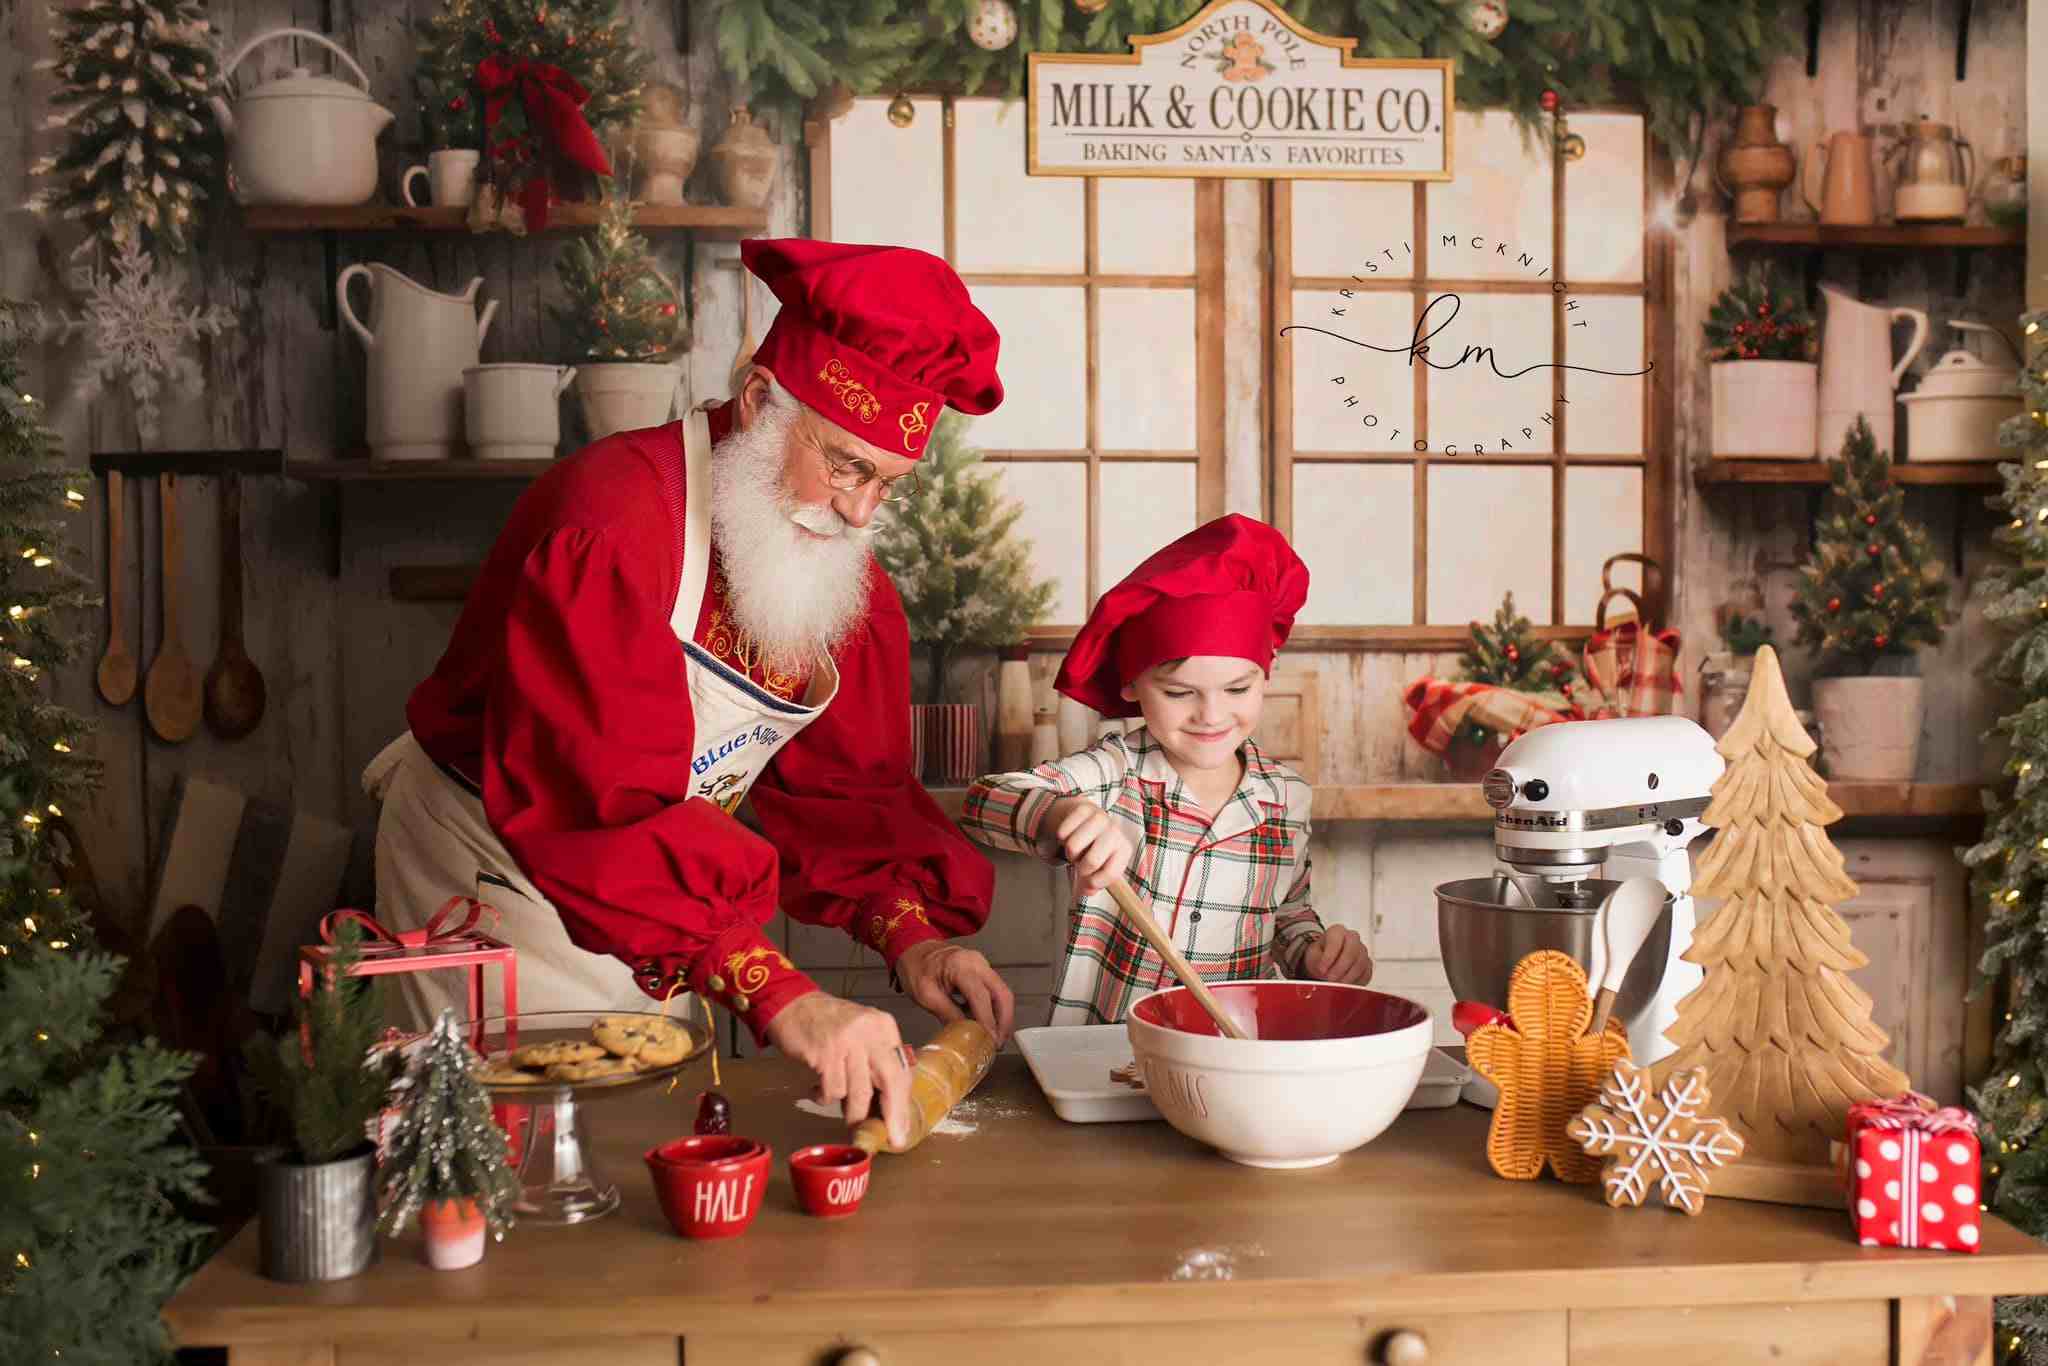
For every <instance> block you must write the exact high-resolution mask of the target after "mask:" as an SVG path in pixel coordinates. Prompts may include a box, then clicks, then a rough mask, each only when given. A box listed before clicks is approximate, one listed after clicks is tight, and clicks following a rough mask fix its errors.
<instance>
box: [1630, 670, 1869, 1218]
mask: <svg viewBox="0 0 2048 1366" xmlns="http://www.w3.org/2000/svg"><path fill="white" fill-rule="evenodd" d="M1717 748H1718V749H1719V750H1720V752H1721V757H1722V758H1724V759H1726V760H1727V761H1728V768H1727V770H1726V771H1725V772H1724V773H1723V774H1722V775H1721V776H1720V778H1719V779H1717V780H1716V781H1715V783H1714V792H1713V799H1712V801H1711V802H1710V803H1709V804H1708V806H1707V811H1706V815H1705V817H1704V818H1703V819H1704V820H1705V821H1706V823H1707V825H1709V826H1711V827H1712V828H1713V829H1714V831H1715V832H1716V833H1715V835H1714V838H1713V840H1712V841H1711V842H1710V843H1709V844H1708V845H1707V848H1706V852H1705V853H1703V854H1702V855H1701V856H1700V860H1699V869H1698V871H1697V873H1696V874H1695V875H1694V878H1693V893H1694V894H1695V895H1696V896H1701V897H1715V898H1720V899H1721V900H1722V905H1721V908H1720V909H1719V910H1717V911H1715V912H1714V913H1713V915H1711V916H1709V917H1708V918H1707V919H1706V920H1705V921H1704V922H1703V923H1702V924H1701V925H1700V926H1699V928H1698V929H1697V930H1696V931H1694V933H1693V939H1692V947H1691V948H1689V949H1687V950H1686V951H1685V961H1687V962H1688V963H1696V964H1698V965H1699V966H1700V967H1701V968H1703V969H1705V973H1706V975H1705V978H1704V979H1703V980H1702V981H1701V983H1700V985H1699V987H1698V988H1697V989H1696V990H1694V991H1693V992H1692V993H1691V994H1690V995H1688V996H1687V997H1686V998H1685V999H1684V1000H1683V1001H1681V1002H1679V1005H1678V1018H1677V1020H1676V1021H1675V1022H1673V1023H1672V1025H1671V1026H1670V1028H1668V1029H1666V1030H1665V1031H1664V1034H1665V1037H1666V1038H1668V1039H1670V1040H1671V1042H1672V1043H1674V1044H1676V1045H1677V1046H1678V1051H1677V1052H1675V1053H1673V1054H1671V1055H1670V1056H1669V1057H1667V1058H1665V1059H1664V1060H1663V1061H1662V1062H1660V1063H1658V1064H1657V1068H1656V1077H1657V1084H1658V1085H1660V1086H1661V1085H1663V1083H1664V1081H1665V1080H1666V1079H1667V1078H1669V1077H1671V1076H1673V1075H1675V1074H1678V1073H1682V1072H1684V1071H1686V1070H1687V1069H1688V1068H1693V1067H1704V1068H1706V1070H1707V1089H1708V1091H1709V1092H1710V1093H1711V1094H1712V1095H1713V1096H1714V1098H1715V1104H1716V1106H1717V1108H1718V1109H1719V1110H1720V1112H1721V1115H1722V1117H1723V1118H1724V1119H1727V1120H1728V1121H1729V1122H1730V1123H1731V1124H1733V1125H1734V1126H1735V1130H1736V1132H1737V1133H1739V1134H1741V1135H1742V1139H1743V1143H1744V1145H1745V1150H1744V1154H1743V1159H1744V1161H1745V1162H1768V1163H1775V1164H1786V1165H1791V1166H1798V1167H1806V1168H1811V1169H1823V1170H1824V1169H1825V1168H1826V1166H1827V1163H1828V1144H1829V1142H1830V1141H1834V1142H1840V1141H1841V1138H1842V1135H1843V1133H1844V1131H1845V1125H1846V1124H1847V1121H1848V1114H1849V1107H1850V1106H1851V1105H1854V1104H1855V1103H1857V1102H1858V1101H1863V1100H1876V1099H1887V1098H1890V1097H1892V1096H1896V1095H1898V1094H1899V1093H1900V1092H1902V1091H1904V1090H1906V1089H1907V1081H1906V1077H1905V1074H1903V1073H1902V1072H1900V1071H1899V1070H1898V1069H1897V1068H1895V1067H1893V1066H1892V1065H1891V1064H1890V1063H1889V1062H1887V1061H1885V1059H1884V1051H1885V1049H1886V1048H1887V1047H1888V1046H1889V1044H1890V1042H1891V1041H1890V1040H1889V1039H1888V1038H1887V1037H1886V1035H1885V1032H1884V1031H1883V1030H1882V1029H1879V1028H1878V1027H1877V1026H1876V1025H1875V1024H1873V1023H1871V1018H1870V1016H1871V1000H1870V997H1869V995H1868V994H1867V993H1865V992H1864V991H1863V990H1861V989H1860V988H1859V987H1857V986H1856V984H1855V983H1854V982H1851V981H1850V980H1849V974H1850V973H1851V972H1854V971H1855V970H1856V969H1857V968H1860V967H1862V966H1864V964H1866V963H1868V962H1869V961H1870V960H1869V959H1867V958H1865V957H1864V956H1863V955H1862V954H1861V953H1859V952H1857V950H1856V947H1855V945H1854V944H1852V943H1851V942H1850V939H1849V925H1848V922H1846V921H1844V920H1843V919H1842V917H1841V916H1840V915H1838V914H1836V913H1835V911H1834V909H1833V905H1834V903H1837V902H1841V901H1846V900H1847V899H1849V898H1850V897H1852V896H1854V895H1856V884H1855V883H1854V882H1852V881H1850V880H1849V876H1848V874H1847V873H1845V872H1843V859H1842V855H1841V852H1840V851H1839V850H1837V849H1836V848H1835V846H1834V845H1833V844H1832V843H1830V842H1829V840H1828V837H1827V834H1826V831H1825V828H1826V827H1827V826H1828V825H1831V824H1833V823H1834V822H1835V821H1838V820H1840V819H1841V818H1842V809H1841V808H1840V807H1838V806H1836V805H1835V804H1834V802H1833V801H1831V800H1830V799H1829V797H1828V790H1827V784H1826V783H1825V782H1823V781H1821V779H1820V777H1819V776H1818V775H1817V774H1815V773H1814V771H1813V768H1812V766H1811V765H1810V764H1809V763H1808V762H1807V760H1808V759H1809V758H1810V757H1811V756H1812V754H1813V752H1814V750H1815V749H1816V748H1817V746H1816V745H1815V744H1814V743H1813V740H1812V739H1811V738H1810V737H1809V736H1808V735H1807V734H1806V732H1805V730H1804V729H1802V728H1801V727H1800V725H1799V721H1798V718H1797V717H1796V716H1795V715H1794V714H1793V711H1792V699H1791V697H1790V696H1789V695H1788V694H1787V693H1786V691H1785V677H1784V674H1783V673H1782V672H1781V671H1780V670H1779V668H1778V653H1777V651H1776V650H1773V649H1772V648H1771V647H1770V646H1768V645H1766V646H1764V647H1763V648H1762V649H1761V650H1759V651H1758V652H1757V656H1756V667H1755V670H1754V672H1753V675H1752V677H1751V681H1750V685H1749V696H1748V698H1747V700H1745V701H1744V702H1743V704H1742V711H1741V712H1740V713H1739V714H1738V715H1737V716H1736V718H1735V723H1734V724H1733V725H1731V726H1730V727H1729V728H1728V733H1727V734H1726V735H1724V736H1722V737H1721V743H1720V744H1719V746H1717ZM1828 1181H1829V1184H1830V1185H1831V1184H1832V1177H1829V1178H1828ZM1728 1184H1732V1183H1728ZM1724 1188H1725V1186H1724ZM1730 1193H1732V1194H1736V1195H1740V1194H1742V1192H1741V1191H1740V1190H1731V1192H1730Z"/></svg>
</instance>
